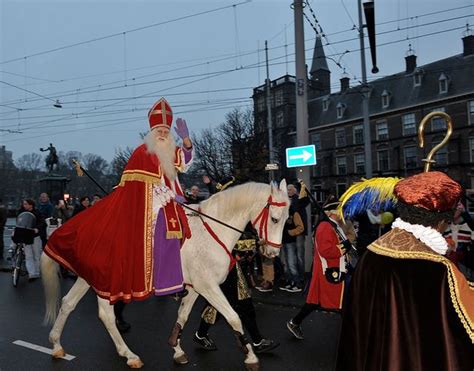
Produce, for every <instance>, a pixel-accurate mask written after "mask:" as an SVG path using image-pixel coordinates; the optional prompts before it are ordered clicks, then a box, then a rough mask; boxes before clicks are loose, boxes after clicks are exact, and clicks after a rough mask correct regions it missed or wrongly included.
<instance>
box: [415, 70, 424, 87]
mask: <svg viewBox="0 0 474 371" xmlns="http://www.w3.org/2000/svg"><path fill="white" fill-rule="evenodd" d="M422 76H423V72H422V71H421V70H420V69H418V68H417V69H416V70H415V73H414V75H413V86H421V78H422Z"/></svg>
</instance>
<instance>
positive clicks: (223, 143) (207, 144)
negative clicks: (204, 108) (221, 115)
mask: <svg viewBox="0 0 474 371" xmlns="http://www.w3.org/2000/svg"><path fill="white" fill-rule="evenodd" d="M193 142H194V147H195V151H196V157H197V159H196V165H195V166H197V167H198V168H199V170H201V171H202V172H204V173H206V174H207V175H209V177H210V178H211V179H213V180H217V181H219V180H221V179H223V178H224V177H226V176H229V175H235V176H236V177H237V178H238V179H240V180H242V181H245V180H262V174H263V178H265V173H264V167H265V163H266V157H267V154H266V152H265V150H264V149H263V148H264V147H265V146H264V143H261V142H262V140H261V139H260V138H256V136H255V134H254V122H253V113H252V110H250V109H247V110H244V111H242V110H240V109H237V108H236V109H233V110H232V111H230V112H229V113H227V114H226V116H225V121H224V122H223V123H222V124H220V125H219V126H218V127H217V128H216V129H214V130H211V129H206V130H203V131H202V132H201V133H200V134H199V135H197V136H196V137H195V138H194V139H193Z"/></svg>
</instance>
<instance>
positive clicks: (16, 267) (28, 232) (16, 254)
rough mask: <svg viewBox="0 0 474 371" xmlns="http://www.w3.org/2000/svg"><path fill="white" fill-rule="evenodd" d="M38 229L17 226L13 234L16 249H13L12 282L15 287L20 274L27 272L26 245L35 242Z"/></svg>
mask: <svg viewBox="0 0 474 371" xmlns="http://www.w3.org/2000/svg"><path fill="white" fill-rule="evenodd" d="M35 232H36V230H34V229H32V228H24V227H18V226H17V227H15V229H14V230H13V234H12V241H13V243H14V249H13V250H12V283H13V287H17V286H18V281H19V279H20V276H22V275H23V276H24V275H26V274H27V271H26V269H23V266H24V264H25V259H26V256H25V245H26V244H33V240H34V235H35Z"/></svg>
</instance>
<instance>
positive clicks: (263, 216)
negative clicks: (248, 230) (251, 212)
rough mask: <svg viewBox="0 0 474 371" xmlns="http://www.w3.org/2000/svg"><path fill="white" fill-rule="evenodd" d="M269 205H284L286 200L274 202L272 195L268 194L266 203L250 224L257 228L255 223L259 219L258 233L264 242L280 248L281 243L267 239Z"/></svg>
mask: <svg viewBox="0 0 474 371" xmlns="http://www.w3.org/2000/svg"><path fill="white" fill-rule="evenodd" d="M270 206H276V207H284V206H286V202H275V201H273V200H272V196H271V195H270V196H268V200H267V204H266V205H265V207H264V208H263V209H262V211H260V214H258V215H257V217H256V218H255V220H254V221H253V222H252V225H253V226H254V228H255V229H257V225H256V224H257V223H258V222H259V221H260V225H259V227H258V234H259V235H260V236H262V237H263V239H264V240H265V243H266V244H267V245H270V246H272V247H276V248H281V243H274V242H271V241H269V240H268V238H267V237H268V215H269V213H270Z"/></svg>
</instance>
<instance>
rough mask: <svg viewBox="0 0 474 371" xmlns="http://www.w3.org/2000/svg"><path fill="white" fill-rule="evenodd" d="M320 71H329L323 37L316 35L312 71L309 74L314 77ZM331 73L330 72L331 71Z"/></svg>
mask: <svg viewBox="0 0 474 371" xmlns="http://www.w3.org/2000/svg"><path fill="white" fill-rule="evenodd" d="M319 70H326V71H329V67H328V62H327V59H326V54H325V53H324V49H323V43H322V42H321V36H320V35H319V34H318V35H316V42H315V44H314V51H313V61H312V63H311V70H310V71H309V73H310V74H311V75H314V74H316V73H317V71H319ZM329 72H330V71H329Z"/></svg>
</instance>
